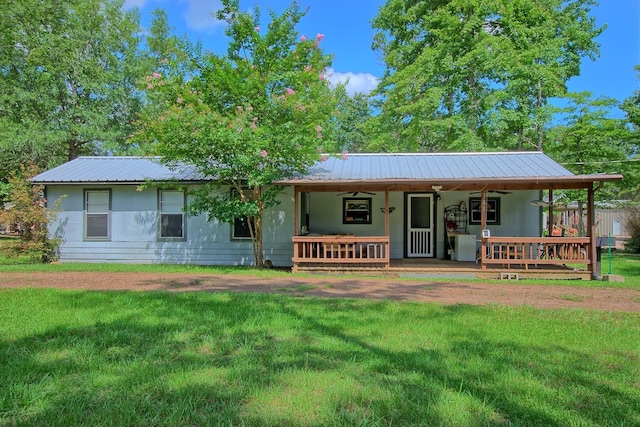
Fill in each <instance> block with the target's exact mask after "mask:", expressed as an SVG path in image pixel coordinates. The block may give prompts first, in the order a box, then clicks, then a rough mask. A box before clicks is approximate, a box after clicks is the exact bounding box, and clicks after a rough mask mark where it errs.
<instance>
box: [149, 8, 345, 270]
mask: <svg viewBox="0 0 640 427" xmlns="http://www.w3.org/2000/svg"><path fill="white" fill-rule="evenodd" d="M223 5H224V7H223V9H222V10H220V11H219V12H218V14H217V16H218V18H219V19H221V20H224V21H225V22H226V23H227V27H226V34H227V36H228V37H229V38H230V42H229V47H228V50H227V54H226V55H225V56H218V55H216V54H214V53H208V54H206V55H203V56H202V57H201V58H199V61H198V63H197V64H196V69H195V70H194V73H193V75H191V76H189V78H185V76H183V75H179V74H178V73H164V72H162V70H159V71H156V72H154V73H153V74H150V75H149V76H147V78H146V82H145V84H146V85H147V86H148V87H149V88H152V89H153V91H154V92H155V93H158V95H154V96H158V97H159V99H162V100H164V104H163V109H162V111H158V110H157V109H156V110H153V111H151V112H147V113H146V114H145V116H144V117H143V118H142V119H141V120H140V132H139V134H138V135H137V138H139V140H147V141H153V142H154V144H155V153H156V154H158V155H160V156H162V161H163V162H165V163H167V164H169V165H176V164H189V165H193V166H194V167H195V168H196V169H197V170H198V171H199V172H200V173H201V174H203V175H205V176H211V177H216V178H217V179H218V182H217V183H216V184H210V185H208V186H204V187H202V188H200V189H199V190H197V191H196V192H194V193H193V194H192V196H193V198H192V200H193V203H191V204H190V206H189V208H190V210H191V212H192V213H200V212H205V213H207V214H208V216H209V217H210V218H217V219H219V220H221V221H225V222H232V221H233V218H237V217H243V216H247V217H249V218H250V219H251V221H249V224H250V230H251V236H252V241H253V243H254V246H253V249H254V256H255V263H256V265H257V266H261V265H262V215H263V213H264V211H265V209H267V208H269V207H271V206H273V205H274V204H275V203H276V202H277V197H276V196H277V194H278V192H279V191H280V189H279V188H277V187H273V186H271V183H273V182H274V181H276V180H278V179H281V178H284V177H286V176H289V175H291V174H295V173H302V172H305V171H306V169H307V168H308V167H309V166H310V165H311V164H312V163H313V162H315V161H317V160H318V159H320V154H319V153H321V152H324V151H329V152H331V150H332V147H330V146H328V145H327V143H326V139H324V136H323V129H326V128H327V127H328V125H329V119H330V116H331V114H332V112H333V111H334V104H335V103H334V98H333V96H332V93H331V90H330V89H329V86H328V82H327V81H326V80H325V78H324V74H323V73H324V71H325V69H326V68H327V67H328V66H329V65H330V58H329V56H327V55H325V54H324V53H323V52H322V51H321V49H320V48H319V44H320V42H321V41H322V38H323V37H324V36H323V35H322V34H318V35H317V36H316V37H315V38H310V39H306V38H305V37H304V36H302V37H300V39H298V36H297V33H296V31H295V26H296V24H297V23H298V22H299V20H300V19H301V18H302V17H303V15H304V13H302V12H300V10H299V7H298V5H297V3H295V2H294V3H293V4H292V5H291V6H289V7H288V8H287V9H286V10H285V11H284V12H283V13H282V14H281V15H279V16H277V15H276V14H275V13H271V16H270V18H271V19H270V21H269V23H268V24H267V26H266V28H263V27H261V26H260V10H259V9H258V8H256V9H255V10H254V11H253V13H249V12H241V11H240V10H239V9H238V2H237V1H231V0H227V1H224V2H223ZM221 185H231V186H232V188H234V189H235V191H236V195H237V196H234V197H232V196H231V195H230V193H228V192H215V191H214V190H216V189H217V188H220V186H221Z"/></svg>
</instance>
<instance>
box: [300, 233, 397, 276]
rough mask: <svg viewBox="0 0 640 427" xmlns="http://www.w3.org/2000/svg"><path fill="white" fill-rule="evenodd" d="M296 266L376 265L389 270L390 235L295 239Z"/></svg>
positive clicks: (301, 237)
mask: <svg viewBox="0 0 640 427" xmlns="http://www.w3.org/2000/svg"><path fill="white" fill-rule="evenodd" d="M293 254H294V255H293V258H292V260H293V267H294V270H296V269H297V268H298V267H299V266H301V265H302V264H306V265H310V264H321V265H325V266H329V265H335V266H338V265H346V264H349V265H354V264H368V265H371V264H376V265H377V266H382V267H385V268H388V267H389V260H390V257H389V236H351V235H342V234H341V235H323V236H294V237H293Z"/></svg>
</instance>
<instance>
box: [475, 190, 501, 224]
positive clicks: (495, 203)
mask: <svg viewBox="0 0 640 427" xmlns="http://www.w3.org/2000/svg"><path fill="white" fill-rule="evenodd" d="M480 203H481V199H480V198H479V197H470V198H469V209H470V217H469V224H480V222H481V218H482V211H481V210H480ZM491 224H500V198H499V197H487V225H491Z"/></svg>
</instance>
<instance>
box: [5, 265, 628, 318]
mask: <svg viewBox="0 0 640 427" xmlns="http://www.w3.org/2000/svg"><path fill="white" fill-rule="evenodd" d="M20 287H40V288H58V289H76V290H92V291H167V292H265V293H279V294H286V295H299V296H303V295H305V296H315V297H327V298H368V299H389V300H398V301H422V302H435V303H440V304H474V305H485V304H503V305H527V306H531V307H536V308H584V309H595V310H608V311H627V312H639V313H640V290H634V289H617V288H581V287H574V286H551V285H529V284H527V285H522V284H518V283H504V284H503V283H495V282H492V283H477V282H473V283H472V282H466V283H465V282H443V281H438V280H433V279H425V280H394V279H375V278H342V277H336V276H318V277H299V276H298V277H297V276H295V275H290V276H283V277H277V278H264V277H257V276H251V275H240V274H229V275H225V274H218V275H216V274H184V273H180V274H171V273H130V272H127V273H88V272H64V273H2V274H0V289H3V288H20Z"/></svg>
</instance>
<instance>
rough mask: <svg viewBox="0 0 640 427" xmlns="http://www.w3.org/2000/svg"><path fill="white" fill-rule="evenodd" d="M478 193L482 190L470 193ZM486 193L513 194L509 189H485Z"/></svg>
mask: <svg viewBox="0 0 640 427" xmlns="http://www.w3.org/2000/svg"><path fill="white" fill-rule="evenodd" d="M478 193H482V191H473V192H471V193H470V194H478ZM487 193H498V194H513V193H512V192H511V191H502V190H487Z"/></svg>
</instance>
